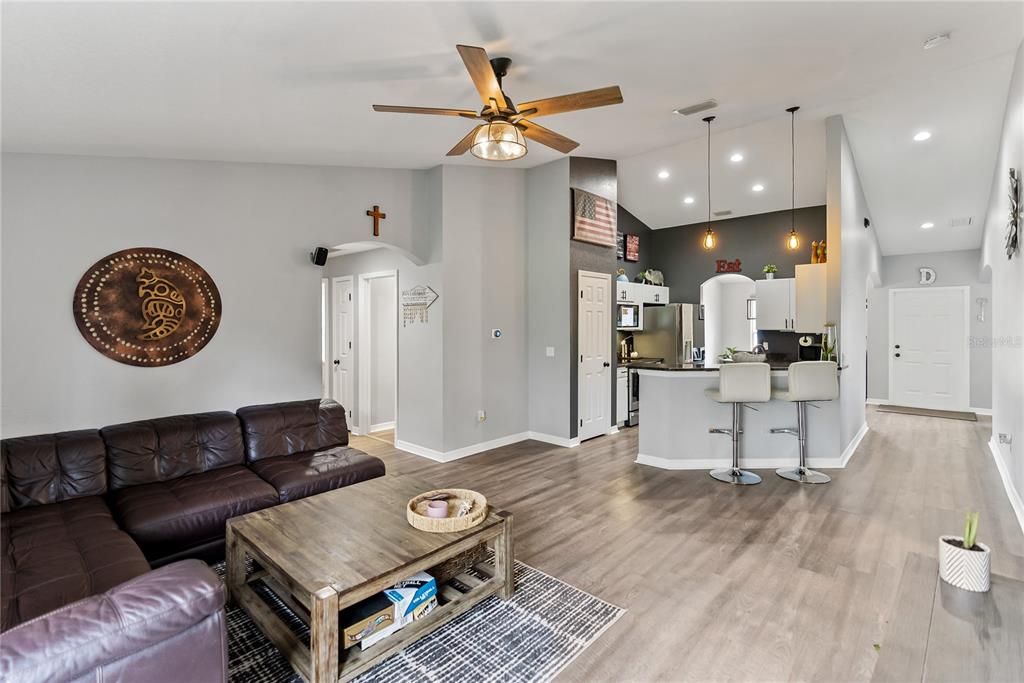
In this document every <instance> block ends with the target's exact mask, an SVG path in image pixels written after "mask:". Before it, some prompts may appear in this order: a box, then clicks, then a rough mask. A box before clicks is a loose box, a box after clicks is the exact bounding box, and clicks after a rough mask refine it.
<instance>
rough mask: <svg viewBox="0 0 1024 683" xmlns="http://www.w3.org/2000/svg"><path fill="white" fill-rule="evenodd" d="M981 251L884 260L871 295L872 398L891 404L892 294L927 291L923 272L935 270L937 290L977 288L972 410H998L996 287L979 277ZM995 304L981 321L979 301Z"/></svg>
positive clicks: (973, 316) (971, 332)
mask: <svg viewBox="0 0 1024 683" xmlns="http://www.w3.org/2000/svg"><path fill="white" fill-rule="evenodd" d="M980 258H981V252H980V250H977V249H974V250H971V251H947V252H941V253H933V254H903V255H899V256H883V257H882V286H881V287H877V288H874V289H872V290H870V291H869V292H868V398H873V399H878V400H882V401H884V400H888V398H889V362H890V358H891V356H892V354H891V349H890V348H889V290H890V289H893V288H897V287H899V288H902V287H921V286H923V285H921V284H920V276H919V273H918V268H921V267H929V268H933V269H935V272H936V276H937V277H936V280H935V284H934V286H935V287H948V286H955V285H968V286H970V288H971V296H970V312H971V316H970V321H971V326H970V329H969V331H968V334H969V335H970V338H971V344H970V373H971V407H973V408H991V407H992V347H991V345H990V344H987V343H985V340H988V339H991V337H992V286H991V285H990V284H987V283H983V282H981V281H980V279H979V273H978V265H979V262H980ZM979 297H984V298H986V299H988V300H989V302H988V304H987V305H986V306H985V320H984V322H982V321H980V320H978V311H979V307H978V303H977V301H976V300H977V299H978V298H979Z"/></svg>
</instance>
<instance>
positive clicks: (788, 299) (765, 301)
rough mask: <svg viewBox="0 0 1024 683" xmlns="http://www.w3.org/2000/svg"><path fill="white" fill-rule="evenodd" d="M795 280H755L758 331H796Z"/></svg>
mask: <svg viewBox="0 0 1024 683" xmlns="http://www.w3.org/2000/svg"><path fill="white" fill-rule="evenodd" d="M793 283H794V278H776V279H774V280H755V281H754V296H755V297H756V298H757V329H759V330H781V331H783V332H789V331H793V330H794V326H793V309H794V308H795V307H796V305H795V296H796V293H795V287H794V284H793Z"/></svg>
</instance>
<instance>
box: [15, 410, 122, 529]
mask: <svg viewBox="0 0 1024 683" xmlns="http://www.w3.org/2000/svg"><path fill="white" fill-rule="evenodd" d="M0 451H2V455H0V458H2V459H3V460H2V462H3V465H2V471H3V479H4V482H3V483H4V486H3V489H4V490H3V495H4V499H5V502H6V505H5V506H4V508H3V509H4V511H7V510H8V509H10V510H17V509H19V508H23V507H27V506H29V505H46V504H49V503H59V502H61V501H65V500H70V499H72V498H78V497H81V496H98V495H102V494H104V493H106V492H107V468H106V462H105V460H106V449H105V448H104V447H103V440H102V439H101V438H100V435H99V432H97V431H96V430H82V431H76V432H62V433H60V434H42V435H39V436H23V437H18V438H14V439H4V440H3V442H2V448H0Z"/></svg>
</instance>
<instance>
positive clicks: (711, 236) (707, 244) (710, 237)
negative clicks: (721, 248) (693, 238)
mask: <svg viewBox="0 0 1024 683" xmlns="http://www.w3.org/2000/svg"><path fill="white" fill-rule="evenodd" d="M704 248H705V249H707V250H708V251H711V250H712V249H714V248H715V231H714V230H712V229H711V226H710V225H709V226H708V231H707V232H706V233H704Z"/></svg>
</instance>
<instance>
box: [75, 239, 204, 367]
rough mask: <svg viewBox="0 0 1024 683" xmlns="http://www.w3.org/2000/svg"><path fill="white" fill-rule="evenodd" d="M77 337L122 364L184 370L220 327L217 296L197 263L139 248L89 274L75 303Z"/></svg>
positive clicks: (95, 266) (112, 258)
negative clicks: (177, 365) (180, 365)
mask: <svg viewBox="0 0 1024 683" xmlns="http://www.w3.org/2000/svg"><path fill="white" fill-rule="evenodd" d="M72 308H73V311H74V316H75V323H76V324H77V325H78V331H79V332H81V333H82V336H83V337H85V340H86V341H87V342H89V344H91V345H92V347H93V348H94V349H96V350H97V351H99V352H100V353H102V354H103V355H104V356H106V357H107V358H111V359H113V360H116V361H117V362H118V363H125V364H127V365H137V366H139V367H154V366H160V365H172V364H173V363H180V362H181V361H183V360H185V359H186V358H191V357H192V356H194V355H195V354H197V353H199V351H200V350H201V349H202V348H203V347H204V346H206V345H207V344H208V343H209V342H210V339H212V338H213V335H214V333H216V331H217V327H218V326H219V325H220V318H221V301H220V292H218V291H217V285H216V284H214V282H213V279H212V278H210V276H209V275H208V274H207V273H206V271H205V270H203V269H202V267H200V266H199V264H197V263H196V262H195V261H192V260H191V259H189V258H186V257H184V256H182V255H181V254H177V253H175V252H173V251H167V250H166V249H157V248H154V247H138V248H136V249H125V250H123V251H118V252H115V253H113V254H110V255H109V256H107V257H105V258H102V259H100V260H99V261H97V262H96V263H94V264H93V265H92V267H91V268H89V270H87V271H86V272H85V275H83V276H82V279H81V280H80V281H79V282H78V287H77V288H76V289H75V300H74V302H73V304H72Z"/></svg>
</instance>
